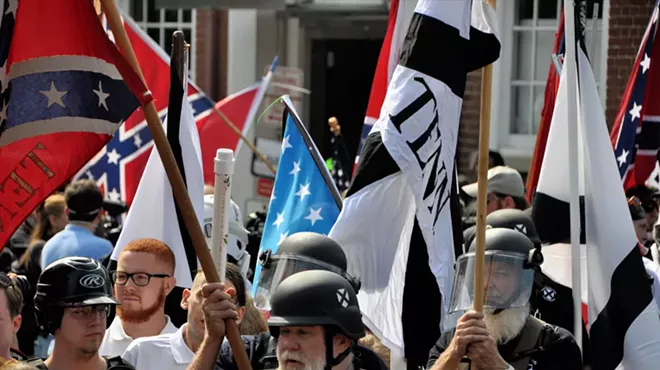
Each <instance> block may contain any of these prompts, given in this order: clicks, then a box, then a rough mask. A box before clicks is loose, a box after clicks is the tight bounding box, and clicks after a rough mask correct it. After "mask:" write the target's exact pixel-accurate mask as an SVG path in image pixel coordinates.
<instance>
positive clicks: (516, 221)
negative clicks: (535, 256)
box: [486, 208, 541, 246]
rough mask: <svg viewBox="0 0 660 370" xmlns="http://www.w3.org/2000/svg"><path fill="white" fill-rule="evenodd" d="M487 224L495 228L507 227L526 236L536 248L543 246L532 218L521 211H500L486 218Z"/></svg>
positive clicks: (513, 209)
mask: <svg viewBox="0 0 660 370" xmlns="http://www.w3.org/2000/svg"><path fill="white" fill-rule="evenodd" d="M486 224H487V225H490V226H492V227H493V228H498V227H505V228H507V229H513V230H516V231H519V232H521V233H523V234H525V235H526V236H527V237H528V238H529V240H531V241H532V243H534V245H535V246H537V245H541V239H540V238H539V234H538V233H537V232H536V226H535V225H534V221H533V220H532V217H531V216H529V215H528V214H527V213H525V212H524V211H521V210H519V209H515V208H511V209H499V210H497V211H494V212H491V213H490V214H488V216H486Z"/></svg>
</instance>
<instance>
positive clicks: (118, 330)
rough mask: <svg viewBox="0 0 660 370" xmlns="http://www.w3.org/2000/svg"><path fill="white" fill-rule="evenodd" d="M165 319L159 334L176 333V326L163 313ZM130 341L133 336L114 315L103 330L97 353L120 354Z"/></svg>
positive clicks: (105, 354) (104, 354) (106, 354)
mask: <svg viewBox="0 0 660 370" xmlns="http://www.w3.org/2000/svg"><path fill="white" fill-rule="evenodd" d="M165 320H166V323H165V327H164V328H163V330H162V331H161V332H160V335H162V334H174V333H176V331H177V328H176V326H174V324H172V321H170V318H169V316H167V315H165ZM131 342H133V338H131V337H129V336H128V335H127V334H126V332H125V331H124V327H123V326H122V325H121V320H120V319H119V317H118V316H115V318H114V320H112V324H110V327H109V328H108V330H106V331H105V335H104V336H103V342H102V343H101V348H99V353H100V354H101V356H107V357H114V356H121V355H123V354H124V351H126V348H127V347H128V345H129V344H131Z"/></svg>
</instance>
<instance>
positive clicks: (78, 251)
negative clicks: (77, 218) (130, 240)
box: [41, 224, 112, 270]
mask: <svg viewBox="0 0 660 370" xmlns="http://www.w3.org/2000/svg"><path fill="white" fill-rule="evenodd" d="M110 253H112V243H110V241H108V240H106V239H103V238H100V237H98V236H96V235H94V233H93V232H91V231H89V229H87V228H86V227H84V226H81V225H75V224H68V225H66V227H64V230H62V231H60V232H59V233H57V234H55V235H54V236H53V237H52V238H50V239H49V240H48V241H47V242H46V244H45V245H44V248H43V250H42V251H41V269H42V270H43V269H45V268H46V266H48V265H50V264H51V263H53V262H55V261H57V260H58V259H60V258H64V257H89V258H92V259H95V260H97V261H100V260H101V259H103V257H105V256H107V255H109V254H110Z"/></svg>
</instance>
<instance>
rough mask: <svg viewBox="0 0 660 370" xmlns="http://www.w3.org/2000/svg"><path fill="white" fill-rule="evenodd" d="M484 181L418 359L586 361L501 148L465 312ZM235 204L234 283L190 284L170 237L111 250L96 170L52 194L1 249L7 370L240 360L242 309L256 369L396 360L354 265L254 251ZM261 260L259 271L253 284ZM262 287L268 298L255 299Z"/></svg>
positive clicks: (469, 207)
mask: <svg viewBox="0 0 660 370" xmlns="http://www.w3.org/2000/svg"><path fill="white" fill-rule="evenodd" d="M500 160H501V158H500ZM464 182H465V181H464ZM476 189H477V185H476V183H472V184H463V186H462V191H461V203H462V206H463V215H462V220H463V228H464V234H463V239H464V248H463V251H462V253H459V254H460V255H459V256H457V260H456V263H455V280H454V289H453V291H452V292H448V293H447V294H450V295H451V300H450V301H451V303H450V305H451V307H452V310H453V311H457V312H461V313H463V314H462V316H460V318H459V319H458V321H457V322H456V325H455V328H454V329H452V330H450V331H446V332H443V333H442V335H441V336H440V338H438V341H437V343H436V344H435V345H434V346H433V347H432V348H429V356H428V361H427V363H426V364H419V366H417V367H425V368H427V369H434V370H440V369H456V368H472V369H502V370H504V369H536V370H539V369H541V370H542V369H569V370H570V369H583V368H585V367H588V366H589V363H590V356H591V354H590V351H589V335H588V333H587V329H586V326H585V325H584V324H583V325H582V326H583V328H582V332H583V333H582V339H583V342H582V343H581V346H578V344H577V343H576V341H575V339H574V337H573V334H572V332H573V330H574V329H573V327H574V326H573V301H572V293H571V289H570V288H569V287H566V286H564V285H562V284H560V283H558V282H557V281H555V280H553V279H552V278H551V277H550V276H549V275H548V274H546V273H545V272H544V271H543V269H542V266H543V261H544V258H543V248H544V246H543V245H542V242H541V240H540V238H539V235H538V233H537V232H536V227H535V224H534V222H533V220H532V217H531V208H530V205H529V203H528V202H527V200H526V198H525V194H526V189H525V186H524V183H523V178H522V176H521V174H520V173H519V172H518V171H516V170H515V169H513V168H510V167H507V166H505V165H504V164H503V163H499V161H498V159H497V157H495V160H494V161H493V162H492V163H491V169H490V170H489V172H488V197H487V218H486V223H487V225H488V229H487V230H486V232H485V244H486V265H487V269H486V271H488V273H487V276H486V277H485V285H486V287H487V294H486V296H485V302H484V307H485V308H484V310H483V312H475V311H472V310H471V308H472V305H473V300H474V294H473V284H474V269H475V261H474V258H475V255H474V249H475V245H476V241H475V234H476V226H475V225H474V224H475V216H476V215H475V213H476V206H475V198H476V193H477V190H476ZM212 191H213V189H212V188H210V187H208V188H207V189H205V193H207V194H209V195H207V196H206V198H205V203H206V204H205V209H206V212H205V220H204V222H205V224H207V223H208V224H210V223H211V222H212V214H213V212H212V209H213V198H212V196H211V195H210V194H212ZM627 196H628V197H629V201H628V204H629V209H630V213H631V216H632V219H633V221H634V224H635V230H636V233H637V236H638V238H639V242H640V258H643V259H644V261H645V266H647V271H648V272H649V276H650V277H653V278H654V279H650V280H649V281H650V282H651V284H655V293H656V298H658V295H659V294H658V292H659V291H660V282H659V281H658V279H657V273H658V271H659V270H660V269H659V268H658V247H657V245H658V243H657V242H656V241H657V238H660V228H657V229H656V223H657V221H658V200H659V199H660V191H658V190H656V189H652V188H649V187H638V188H635V189H631V190H630V192H629V194H627ZM232 207H233V210H234V213H233V215H234V217H232V218H231V220H230V227H229V231H230V238H229V251H228V261H229V262H230V263H229V264H228V266H227V271H226V282H225V283H224V284H223V283H207V282H206V280H205V276H204V273H203V272H202V271H193V272H191V273H192V274H193V275H192V276H193V277H194V280H193V284H192V287H191V288H189V289H183V288H180V287H177V282H176V279H175V278H174V271H175V266H176V260H175V257H174V253H173V252H172V250H171V249H170V248H169V247H168V246H167V245H166V244H164V243H163V242H162V241H159V240H156V239H137V240H133V241H131V242H130V243H128V245H126V246H124V247H123V249H121V252H120V253H119V255H118V257H117V258H116V259H117V260H116V261H111V260H110V256H111V254H112V252H113V248H114V247H115V246H114V243H115V242H116V238H113V237H109V233H108V225H109V223H108V216H107V212H105V211H104V209H105V208H107V206H106V203H105V202H104V199H103V195H102V192H101V190H100V189H99V187H98V186H97V185H96V184H95V183H94V182H93V181H89V180H78V181H75V182H73V183H71V184H69V185H68V186H67V187H66V189H65V190H64V192H63V193H56V194H53V195H51V196H50V197H48V198H47V199H46V200H45V201H44V202H43V204H42V205H41V206H40V207H39V208H38V209H37V210H35V211H34V213H33V214H32V215H31V216H30V217H29V218H28V219H27V220H26V221H25V222H24V223H23V225H22V226H21V227H20V228H19V229H18V230H17V231H16V233H15V234H14V236H13V237H12V238H11V240H10V242H9V243H7V245H6V246H4V248H3V250H2V255H1V256H0V257H1V258H0V268H1V269H2V273H0V291H1V292H2V293H0V358H1V359H2V363H4V364H3V365H2V369H5V368H7V369H34V368H37V369H51V370H63V369H132V368H136V369H145V370H149V369H153V370H162V369H194V370H201V369H205V370H210V369H224V370H231V369H238V365H237V362H236V360H235V359H234V355H233V351H232V348H231V346H230V345H229V342H228V341H227V340H226V339H225V320H228V319H231V320H236V322H237V324H238V326H239V331H240V333H241V335H242V336H243V337H242V339H243V343H244V346H245V350H246V352H247V354H248V358H249V359H250V361H251V364H252V367H253V368H254V369H277V368H281V369H310V370H316V369H318V370H320V369H331V368H335V369H338V370H345V369H350V368H361V369H367V370H371V369H386V368H389V367H390V360H391V353H390V351H389V350H388V349H387V347H386V346H384V345H383V343H381V342H380V340H379V339H378V338H377V337H376V336H375V335H374V334H373V333H371V332H370V331H369V330H368V329H367V328H366V327H365V325H364V324H363V322H362V315H361V313H360V308H359V304H358V299H357V294H358V293H359V291H360V287H361V286H360V281H359V279H358V278H357V277H353V276H351V275H350V274H349V273H348V272H347V266H348V263H347V260H346V255H345V254H344V251H343V250H342V247H341V246H340V245H339V244H337V243H336V242H335V241H333V240H332V239H330V238H328V237H327V236H323V235H320V234H315V233H308V232H303V233H295V234H292V235H291V236H289V237H287V238H286V239H285V240H284V241H282V243H281V244H280V246H279V249H278V250H277V252H276V253H274V254H272V255H271V254H265V255H261V256H259V255H257V253H258V249H259V243H260V238H261V234H260V233H261V232H262V230H263V223H264V221H265V215H264V214H252V215H250V216H249V220H244V219H243V217H242V215H241V212H240V208H239V207H238V206H237V205H236V204H235V203H233V202H232ZM246 221H247V222H246ZM658 226H660V225H658ZM656 230H658V232H656ZM207 236H208V238H210V232H207ZM656 237H657V238H656ZM209 242H210V239H209ZM256 263H260V264H261V266H262V273H261V277H260V279H259V281H251V280H252V274H253V271H254V269H255V264H256ZM252 284H255V285H256V287H255V289H256V291H257V292H259V294H258V296H259V297H260V298H262V297H266V298H267V299H266V300H259V301H257V302H255V301H254V299H253V297H252V296H251V291H252ZM443 293H444V292H443ZM438 314H439V315H440V313H438ZM659 319H660V317H659ZM580 347H581V349H580ZM409 365H410V364H409ZM409 367H410V366H409Z"/></svg>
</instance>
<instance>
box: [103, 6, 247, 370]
mask: <svg viewBox="0 0 660 370" xmlns="http://www.w3.org/2000/svg"><path fill="white" fill-rule="evenodd" d="M102 5H103V12H104V13H105V15H106V18H107V20H108V24H109V25H110V29H111V30H112V33H113V34H114V36H115V40H116V42H117V46H118V47H119V50H120V51H121V52H122V54H123V55H124V57H125V58H126V61H127V62H128V64H129V65H130V66H131V67H132V68H133V70H134V71H135V73H136V74H137V75H138V76H139V77H140V79H141V80H142V82H143V83H145V85H146V81H145V79H144V75H143V74H142V70H141V69H140V64H139V63H138V60H137V57H136V56H135V52H134V51H133V46H132V45H131V42H130V40H129V39H128V35H127V34H126V30H125V29H124V24H123V22H122V20H121V17H120V16H119V11H118V10H117V5H116V4H115V1H114V0H103V1H102ZM142 108H143V110H144V115H145V117H146V120H147V125H148V127H149V131H150V132H151V136H152V137H153V140H154V144H155V146H156V150H158V154H159V155H160V158H161V160H162V161H163V166H164V167H165V172H166V173H167V177H168V179H169V180H170V184H171V185H172V193H174V199H175V200H176V202H177V205H178V206H179V209H180V210H181V214H182V217H183V220H184V222H185V224H186V228H187V229H188V232H189V233H190V238H191V239H192V243H193V246H194V248H195V252H196V253H197V257H198V258H199V262H200V264H201V265H202V270H203V271H204V275H205V276H206V280H207V281H208V282H212V283H215V282H220V277H219V276H218V272H217V271H216V270H215V264H214V263H213V258H212V257H211V252H210V251H209V249H208V247H207V245H206V238H205V237H204V233H203V232H202V228H201V226H200V225H199V220H198V219H197V215H196V214H195V210H194V208H193V205H192V203H191V201H190V197H189V196H188V191H187V189H186V185H185V183H184V182H183V177H182V176H181V172H180V171H179V168H178V166H177V164H176V160H175V158H174V154H173V153H172V148H171V147H170V144H169V142H168V141H167V136H166V135H165V130H163V127H162V124H161V121H160V118H159V117H158V112H157V111H156V106H155V105H154V102H153V101H151V102H150V103H149V104H147V105H146V106H143V107H142ZM225 326H226V330H227V339H228V340H229V343H230V344H231V348H232V351H233V353H234V358H235V359H236V363H237V364H238V368H239V369H241V370H251V369H252V366H251V365H250V360H249V359H248V357H247V353H246V352H245V347H244V346H243V341H242V340H241V337H240V334H239V332H238V325H237V324H236V321H234V320H227V321H226V322H225Z"/></svg>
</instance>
